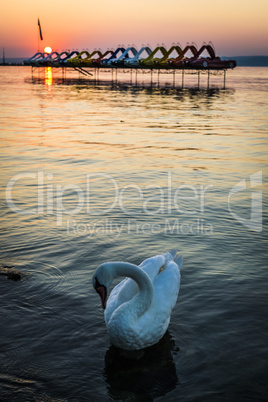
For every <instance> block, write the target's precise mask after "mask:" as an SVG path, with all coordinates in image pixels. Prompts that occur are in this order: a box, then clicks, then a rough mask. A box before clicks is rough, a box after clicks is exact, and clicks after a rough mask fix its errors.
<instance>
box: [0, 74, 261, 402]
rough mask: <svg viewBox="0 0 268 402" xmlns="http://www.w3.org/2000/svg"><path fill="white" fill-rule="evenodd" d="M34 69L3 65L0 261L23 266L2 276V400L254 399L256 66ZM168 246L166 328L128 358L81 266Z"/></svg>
mask: <svg viewBox="0 0 268 402" xmlns="http://www.w3.org/2000/svg"><path fill="white" fill-rule="evenodd" d="M57 74H58V76H59V78H60V72H58V73H57ZM71 75H72V74H71V73H70V76H71ZM76 77H77V76H76V75H73V78H76ZM37 78H38V77H37ZM39 78H40V79H39ZM39 78H38V79H34V80H33V81H32V80H31V70H30V68H29V69H28V68H23V67H14V68H13V67H8V68H4V67H2V68H1V69H0V86H1V91H0V97H1V99H0V106H1V107H0V118H1V142H2V147H1V159H0V164H1V172H2V174H1V217H2V223H1V267H2V268H7V269H9V270H10V269H12V268H13V269H16V270H17V271H19V272H20V273H21V276H22V280H21V281H18V282H14V281H12V280H7V279H6V277H5V276H0V322H1V329H0V340H1V342H0V400H4V401H5V400H12V401H106V400H123V401H151V400H156V401H162V400H163V401H261V400H266V399H267V391H268V389H267V388H268V386H267V359H268V346H267V332H268V321H267V283H268V273H267V254H268V253H267V103H268V102H267V89H268V69H267V68H237V69H235V70H234V71H233V72H230V73H229V74H228V76H227V85H226V89H222V77H211V88H210V89H209V90H207V88H206V80H205V78H204V77H202V79H203V81H202V80H201V87H200V89H199V90H197V89H196V83H197V78H196V77H185V83H186V85H185V86H186V88H185V89H181V88H180V87H179V86H178V87H177V88H172V87H171V86H170V85H169V86H165V85H166V83H169V84H170V78H169V77H161V82H162V83H163V86H165V87H161V86H160V88H156V87H155V86H154V87H153V88H151V87H150V85H149V84H148V80H150V78H147V77H146V76H145V77H142V81H144V82H145V84H146V83H147V84H148V85H147V86H145V87H144V86H141V87H133V88H131V87H129V86H128V85H123V86H120V85H113V86H111V85H110V86H109V85H83V83H81V82H80V83H79V82H77V81H75V80H73V81H69V82H66V84H69V85H64V84H61V81H60V79H58V80H57V76H56V77H55V76H53V77H52V75H51V71H48V70H47V71H46V73H45V77H43V76H41V77H39ZM119 78H120V79H121V80H122V81H124V78H123V77H119ZM179 82H180V80H179V79H178V83H179ZM167 85H168V84H167ZM238 183H239V185H237V184H238ZM235 186H236V187H235ZM173 248H178V250H179V252H180V253H181V254H182V255H183V257H184V265H183V269H182V283H181V289H180V294H179V299H178V303H177V305H176V307H175V309H174V311H173V314H172V318H171V323H170V326H169V329H168V332H167V334H166V335H165V337H164V338H163V339H162V340H161V341H160V343H159V344H158V345H155V346H154V347H152V348H150V349H148V350H147V351H146V352H145V353H144V355H143V357H141V358H140V359H139V360H138V361H136V360H130V361H129V360H128V361H126V359H125V357H124V356H122V353H120V351H118V350H116V349H115V348H113V347H111V346H110V344H109V339H108V337H107V333H106V328H105V324H104V321H103V313H102V309H101V306H100V302H99V298H98V295H97V294H96V293H95V291H94V290H93V289H92V286H91V278H92V274H93V272H94V270H95V269H96V267H97V266H98V265H99V264H100V263H102V262H104V261H111V260H125V261H129V262H132V263H136V264H139V263H140V262H141V261H143V260H144V259H145V258H147V257H150V256H152V255H155V254H160V253H162V252H165V251H166V250H169V249H173Z"/></svg>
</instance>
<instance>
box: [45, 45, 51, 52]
mask: <svg viewBox="0 0 268 402" xmlns="http://www.w3.org/2000/svg"><path fill="white" fill-rule="evenodd" d="M44 51H45V52H46V53H51V52H52V49H51V47H50V46H46V47H45V49H44Z"/></svg>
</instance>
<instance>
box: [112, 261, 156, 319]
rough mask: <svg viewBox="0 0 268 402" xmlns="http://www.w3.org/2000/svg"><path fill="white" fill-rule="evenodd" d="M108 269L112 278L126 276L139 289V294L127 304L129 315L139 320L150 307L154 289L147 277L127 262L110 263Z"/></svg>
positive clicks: (139, 269) (135, 266)
mask: <svg viewBox="0 0 268 402" xmlns="http://www.w3.org/2000/svg"><path fill="white" fill-rule="evenodd" d="M110 264H111V266H110V268H111V269H112V271H113V276H114V277H116V276H127V277H129V278H131V279H133V280H134V281H135V282H136V283H137V284H138V287H139V292H138V294H137V295H136V296H134V298H133V299H132V300H130V301H129V302H128V303H126V304H128V306H127V308H128V311H129V313H131V314H133V315H135V316H136V318H139V317H140V316H141V315H142V314H143V313H145V311H147V309H148V308H149V307H150V305H151V303H152V300H153V296H154V288H153V285H152V282H151V279H150V278H149V276H148V275H147V274H146V272H144V271H143V270H142V269H141V268H139V267H137V265H134V264H130V263H128V262H115V263H110Z"/></svg>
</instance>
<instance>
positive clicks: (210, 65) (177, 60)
mask: <svg viewBox="0 0 268 402" xmlns="http://www.w3.org/2000/svg"><path fill="white" fill-rule="evenodd" d="M204 53H207V54H208V56H207V57H204ZM24 64H25V65H28V66H33V67H73V68H82V67H83V68H85V67H95V68H105V67H109V68H113V67H115V68H116V67H118V68H124V67H127V68H150V69H152V68H163V69H166V68H172V69H174V68H183V69H185V68H186V69H187V68H191V69H216V70H221V69H230V68H234V67H236V61H235V60H222V59H221V58H220V57H217V56H216V54H215V51H214V49H213V47H212V46H211V45H203V46H201V48H200V49H199V50H197V48H196V46H195V45H187V46H186V47H185V48H184V49H181V47H180V46H172V47H171V48H170V49H169V50H167V49H165V47H164V46H157V47H156V48H155V49H154V50H151V49H150V48H149V47H148V46H144V47H142V48H141V49H140V50H137V49H136V48H135V47H133V46H131V47H128V48H123V47H118V48H117V49H116V50H115V51H113V50H106V51H105V52H103V53H102V52H101V51H100V50H94V51H93V52H91V53H90V52H89V51H87V50H83V51H82V52H78V51H77V50H74V51H72V52H66V51H64V52H61V53H58V52H52V53H50V54H49V53H40V52H38V53H36V54H35V55H34V56H32V57H31V58H29V59H27V60H25V61H24Z"/></svg>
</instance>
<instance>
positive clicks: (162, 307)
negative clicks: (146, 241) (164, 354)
mask: <svg viewBox="0 0 268 402" xmlns="http://www.w3.org/2000/svg"><path fill="white" fill-rule="evenodd" d="M179 288H180V269H179V267H178V265H177V264H176V263H175V262H174V261H170V262H168V263H167V264H166V267H165V269H164V270H163V271H161V272H160V273H159V275H157V277H156V278H155V281H154V299H153V302H152V304H151V306H150V308H149V309H148V310H147V312H146V313H144V314H143V315H142V316H141V317H140V319H139V320H138V327H139V330H140V331H141V332H143V336H144V337H145V338H148V339H149V338H150V337H154V336H155V337H157V336H158V337H159V339H160V337H162V336H163V335H164V333H165V331H166V329H167V327H168V325H169V321H170V315H171V311H172V309H173V307H174V306H175V304H176V301H177V298H178V293H179Z"/></svg>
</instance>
